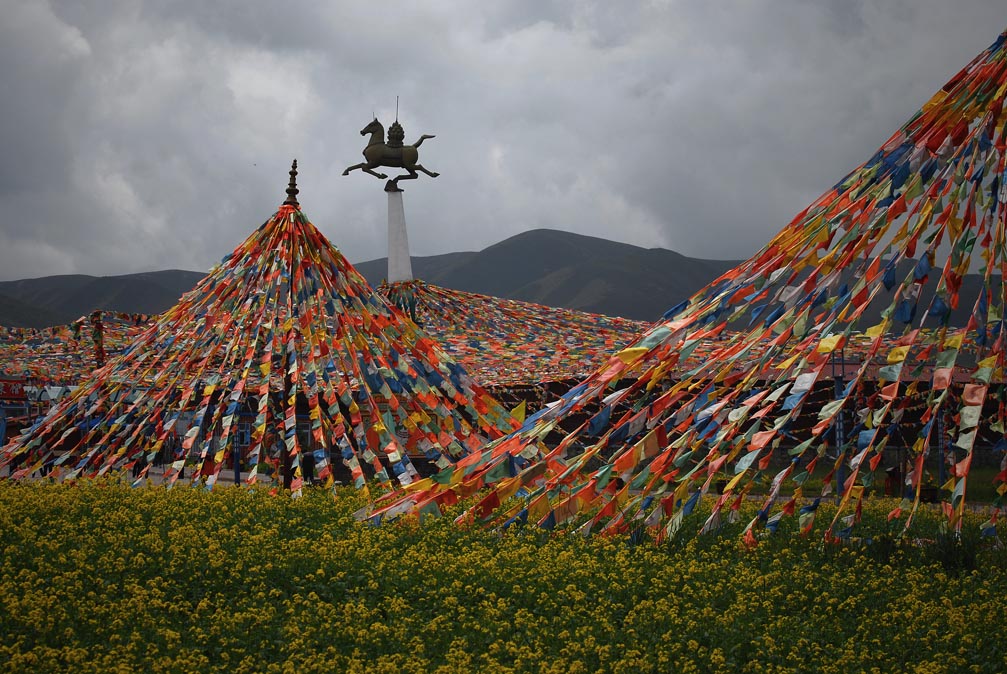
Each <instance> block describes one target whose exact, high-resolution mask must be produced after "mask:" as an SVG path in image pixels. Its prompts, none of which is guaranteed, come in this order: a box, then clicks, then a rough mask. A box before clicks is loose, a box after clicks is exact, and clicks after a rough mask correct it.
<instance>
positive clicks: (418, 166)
mask: <svg viewBox="0 0 1007 674" xmlns="http://www.w3.org/2000/svg"><path fill="white" fill-rule="evenodd" d="M413 168H414V169H416V170H417V171H423V172H424V173H426V174H427V175H428V176H430V177H431V178H436V177H437V176H439V175H440V173H437V172H435V171H428V170H426V169H425V168H423V164H413ZM413 175H415V173H414V174H413Z"/></svg>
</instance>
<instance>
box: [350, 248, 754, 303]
mask: <svg viewBox="0 0 1007 674" xmlns="http://www.w3.org/2000/svg"><path fill="white" fill-rule="evenodd" d="M736 264H737V262H735V261H729V260H700V259H696V258H691V257H686V256H684V255H680V254H679V253H676V252H674V251H670V250H665V249H663V248H649V249H648V248H640V247H638V246H632V245H630V244H626V243H617V242H615V241H608V240H606V239H600V238H597V237H593V236H584V235H581V234H572V233H570V232H560V231H557V230H551V229H536V230H532V231H528V232H522V233H521V234H518V235H516V236H512V237H511V238H509V239H506V240H505V241H501V242H500V243H497V244H494V245H492V246H490V247H489V248H486V249H484V250H481V251H479V252H478V253H451V254H448V255H437V256H433V257H414V258H413V274H414V275H415V276H416V277H417V278H421V279H423V280H425V281H428V282H430V283H435V284H437V285H440V286H444V287H447V288H456V289H458V290H467V291H469V292H477V293H483V294H486V295H496V296H498V297H506V298H510V299H518V300H525V301H528V302H538V303H539V304H547V305H550V306H556V307H566V308H569V309H578V310H581V311H591V312H595V313H600V314H608V315H610V316H624V317H626V318H635V319H638V320H645V321H652V320H656V319H657V318H659V317H660V316H661V314H663V313H664V312H665V311H666V310H667V309H668V307H671V306H673V305H675V304H677V303H678V302H679V301H681V300H683V299H685V298H687V297H689V296H690V295H692V294H693V293H694V292H696V291H697V290H699V289H701V288H702V287H703V286H705V285H706V284H707V283H709V282H710V281H712V280H713V279H715V278H717V277H718V276H719V275H720V274H722V273H723V272H725V271H727V270H728V269H730V268H731V267H733V266H734V265H736ZM355 266H356V268H357V269H358V270H359V271H360V273H362V274H363V275H364V276H365V277H366V278H367V280H368V281H370V282H371V284H372V285H374V284H377V283H380V282H381V280H382V279H383V278H385V275H386V274H387V269H388V263H387V261H386V259H385V258H381V259H379V260H369V261H367V262H361V263H359V264H357V265H355Z"/></svg>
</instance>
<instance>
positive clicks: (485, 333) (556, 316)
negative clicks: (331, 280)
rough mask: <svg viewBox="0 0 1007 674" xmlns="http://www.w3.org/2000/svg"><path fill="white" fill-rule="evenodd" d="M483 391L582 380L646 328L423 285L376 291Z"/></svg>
mask: <svg viewBox="0 0 1007 674" xmlns="http://www.w3.org/2000/svg"><path fill="white" fill-rule="evenodd" d="M378 292H379V293H381V294H382V295H383V296H384V297H385V298H387V299H388V301H389V302H391V303H392V304H395V305H396V306H398V307H399V308H401V309H402V310H403V311H404V312H405V313H407V314H408V315H409V316H410V317H411V318H412V319H413V320H414V321H415V322H416V323H417V324H419V325H420V326H421V327H422V328H423V330H424V332H426V333H427V334H428V335H430V337H432V338H433V339H435V340H436V341H437V342H438V343H439V344H440V345H441V346H442V347H443V348H444V350H445V351H447V353H448V354H449V355H450V356H451V357H452V358H454V359H455V360H456V361H458V362H459V363H461V364H462V365H464V366H465V369H466V370H467V371H468V373H469V374H470V375H472V377H473V378H475V379H476V381H478V382H480V383H481V384H483V385H484V386H491V387H498V386H511V385H527V384H539V383H546V382H555V381H563V380H579V379H581V378H583V377H585V376H586V375H587V374H589V373H590V372H591V371H592V370H594V369H595V368H597V367H598V366H599V365H601V363H602V362H604V361H605V360H607V359H608V355H609V354H610V353H612V352H613V351H618V350H619V349H621V348H622V347H623V346H625V345H626V344H628V343H629V342H630V341H632V339H633V338H634V337H636V335H638V334H639V333H640V332H641V331H642V330H644V329H645V328H646V327H647V323H644V322H642V321H634V320H630V319H628V318H618V317H613V316H603V315H601V314H592V313H586V312H582V311H574V310H572V309H560V308H556V307H547V306H543V305H541V304H535V303H532V302H521V301H518V300H508V299H503V298H500V297H492V296H490V295H480V294H478V293H470V292H465V291H462V290H452V289H450V288H441V287H439V286H435V285H431V284H429V283H425V282H424V281H400V282H398V283H393V284H391V285H388V284H383V285H381V286H380V287H379V288H378Z"/></svg>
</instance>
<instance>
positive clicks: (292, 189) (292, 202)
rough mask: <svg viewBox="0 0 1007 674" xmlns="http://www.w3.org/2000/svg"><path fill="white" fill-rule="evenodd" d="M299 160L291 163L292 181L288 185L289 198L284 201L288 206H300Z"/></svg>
mask: <svg viewBox="0 0 1007 674" xmlns="http://www.w3.org/2000/svg"><path fill="white" fill-rule="evenodd" d="M297 192H298V190H297V160H296V159H295V160H294V163H293V164H291V165H290V183H289V184H288V185H287V200H286V201H284V202H283V204H284V205H286V206H300V204H299V203H297Z"/></svg>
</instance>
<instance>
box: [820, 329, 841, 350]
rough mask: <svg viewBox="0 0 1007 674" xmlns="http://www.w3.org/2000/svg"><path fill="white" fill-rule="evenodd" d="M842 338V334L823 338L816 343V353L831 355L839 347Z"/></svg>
mask: <svg viewBox="0 0 1007 674" xmlns="http://www.w3.org/2000/svg"><path fill="white" fill-rule="evenodd" d="M842 338H843V335H842V333H840V334H838V335H829V336H828V337H824V338H823V339H822V341H820V342H818V353H832V352H833V351H835V350H836V347H837V346H839V340H840V339H842Z"/></svg>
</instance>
